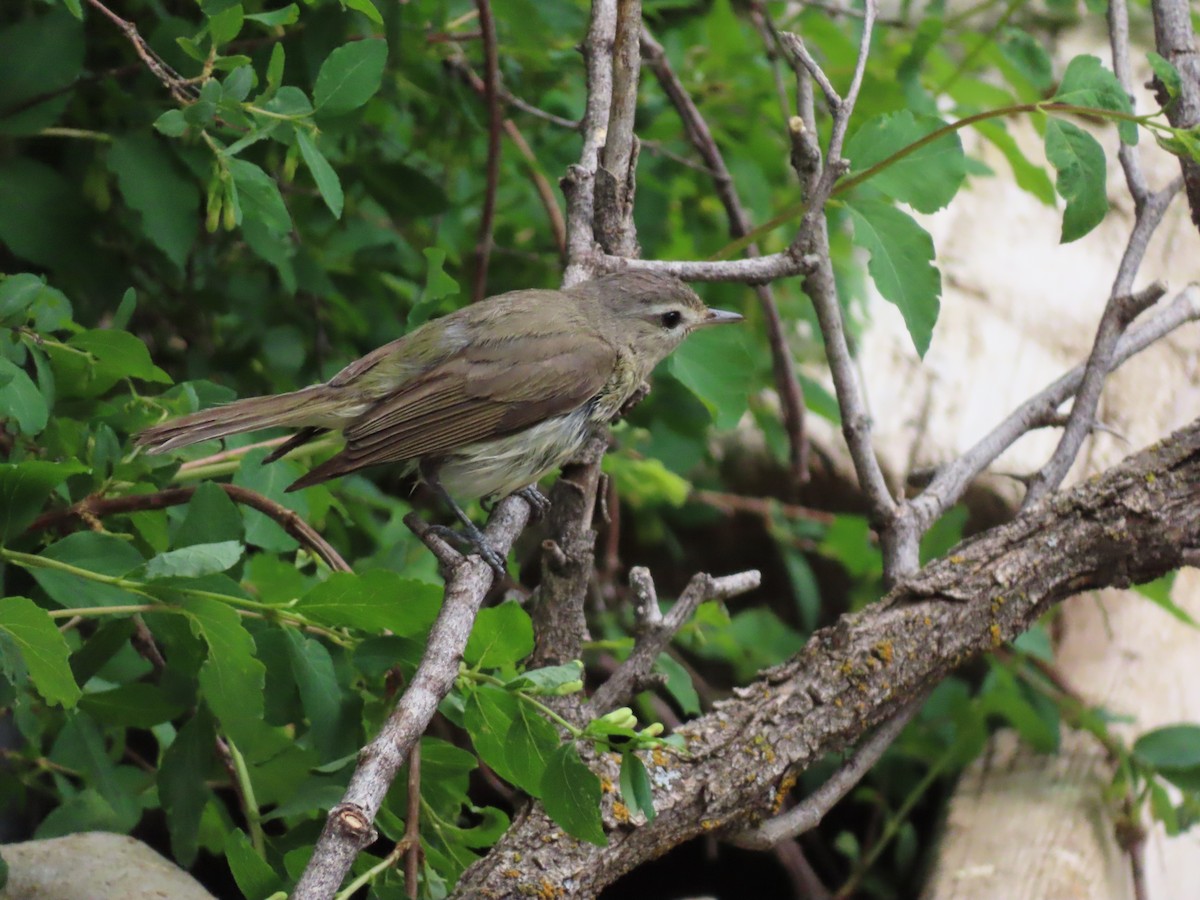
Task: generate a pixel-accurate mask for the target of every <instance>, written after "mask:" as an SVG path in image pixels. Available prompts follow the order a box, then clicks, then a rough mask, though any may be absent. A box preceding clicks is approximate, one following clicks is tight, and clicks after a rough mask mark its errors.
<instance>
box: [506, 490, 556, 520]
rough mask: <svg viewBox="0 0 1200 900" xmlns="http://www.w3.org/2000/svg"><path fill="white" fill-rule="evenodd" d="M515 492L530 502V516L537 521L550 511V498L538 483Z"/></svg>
mask: <svg viewBox="0 0 1200 900" xmlns="http://www.w3.org/2000/svg"><path fill="white" fill-rule="evenodd" d="M513 493H514V494H515V495H516V496H518V497H520V498H521V499H522V500H524V501H525V502H526V503H528V504H529V517H530V518H531V519H532V520H533V521H535V522H537V521H539V520H541V519H542V518H543V517H544V516H545V515H546V513H547V512H549V511H550V498H549V497H547V496H546V495H545V494H543V493H542V492H541V491H539V490H538V489H537V485H536V484H531V485H529V486H528V487H523V488H521V489H520V490H519V491H513Z"/></svg>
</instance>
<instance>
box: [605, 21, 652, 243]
mask: <svg viewBox="0 0 1200 900" xmlns="http://www.w3.org/2000/svg"><path fill="white" fill-rule="evenodd" d="M641 30H642V2H641V0H617V27H616V33H615V35H614V46H613V54H612V64H613V87H612V103H611V105H610V106H609V110H608V128H607V131H606V134H605V140H604V150H603V152H602V154H601V163H600V168H599V169H597V170H596V209H595V227H596V231H597V238H598V239H599V241H600V245H601V246H602V247H603V248H604V249H605V250H607V251H608V252H609V253H615V254H616V255H618V256H637V255H638V253H639V250H638V243H637V231H636V230H635V228H634V224H633V198H634V194H635V193H636V188H637V179H636V169H637V154H638V148H637V137H636V136H635V135H634V133H633V125H634V117H635V114H636V113H637V98H638V77H639V75H640V73H641V58H640V56H639V49H638V47H639V45H638V37H639V35H640V34H641Z"/></svg>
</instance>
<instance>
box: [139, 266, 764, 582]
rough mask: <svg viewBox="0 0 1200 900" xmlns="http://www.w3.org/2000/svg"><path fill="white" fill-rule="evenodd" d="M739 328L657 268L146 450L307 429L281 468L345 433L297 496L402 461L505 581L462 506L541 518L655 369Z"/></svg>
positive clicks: (198, 417) (543, 301) (501, 305)
mask: <svg viewBox="0 0 1200 900" xmlns="http://www.w3.org/2000/svg"><path fill="white" fill-rule="evenodd" d="M741 319H742V316H741V315H739V314H738V313H734V312H726V311H724V310H719V309H709V308H708V307H707V306H705V304H704V302H703V301H702V300H701V299H700V297H698V296H697V295H696V292H695V291H694V290H692V288H690V287H689V286H688V285H687V284H685V283H684V282H683V281H681V280H679V279H678V278H675V277H674V276H672V275H668V274H665V273H663V272H661V271H654V270H626V271H622V272H617V273H613V274H609V275H602V276H600V277H597V278H593V279H591V280H589V281H584V282H580V283H578V284H575V285H573V286H571V287H568V288H564V289H536V288H535V289H526V290H517V291H510V292H508V293H504V294H498V295H496V296H493V297H489V298H487V299H484V300H481V301H479V302H478V303H475V304H472V305H470V306H466V307H463V308H462V309H459V310H457V311H455V312H452V313H449V314H448V315H445V316H442V317H440V318H437V319H433V320H431V321H429V322H426V323H425V324H423V325H421V326H420V327H418V328H416V329H415V330H413V331H412V332H410V333H408V334H406V335H404V336H403V337H401V338H398V339H396V340H394V341H392V342H390V343H388V344H385V345H383V346H382V347H379V348H378V349H376V350H374V351H372V352H370V353H368V354H367V355H366V356H363V357H362V358H360V359H357V360H355V361H354V362H352V363H350V364H349V365H347V366H346V367H345V368H344V369H342V370H341V371H340V372H338V373H337V374H336V375H334V376H333V377H332V378H331V379H329V381H327V382H324V383H321V384H314V385H311V386H309V387H305V388H302V389H300V390H297V391H291V392H288V393H283V394H274V395H269V396H263V397H250V398H246V399H242V400H235V401H233V402H231V403H228V404H225V405H223V406H217V407H214V408H212V409H206V410H201V411H199V412H194V413H191V414H188V415H184V416H181V417H179V418H176V419H172V420H169V421H166V422H164V423H162V424H159V425H155V426H153V427H151V428H148V429H146V430H144V431H142V432H141V433H140V434H139V435H138V436H137V438H136V441H135V443H136V445H137V446H138V447H141V448H144V449H145V451H146V452H149V453H165V452H168V451H170V450H174V449H177V448H179V447H185V446H188V445H189V444H195V443H198V442H201V441H207V440H213V439H217V438H224V437H227V436H229V435H234V434H240V433H243V432H250V431H258V430H261V429H265V428H277V427H283V428H295V429H298V430H297V431H296V433H295V434H293V435H292V436H291V437H290V438H289V439H288V440H287V441H286V442H285V443H283V444H282V445H281V446H280V447H278V448H277V449H276V450H275V451H274V452H273V453H272V454H271V455H270V456H269V457H267V461H272V460H275V459H278V458H280V457H281V456H283V455H285V454H286V453H288V452H290V451H291V450H293V449H295V448H296V447H299V446H301V445H302V444H304V443H307V442H308V441H310V440H312V439H314V438H316V437H317V436H319V435H321V434H324V433H326V432H330V431H336V432H340V433H341V435H342V436H343V438H344V440H345V446H344V447H343V448H342V449H341V450H340V451H339V452H338V453H336V454H335V455H334V456H333V457H331V458H330V459H328V460H326V461H325V462H322V463H320V464H319V465H317V466H316V467H315V468H313V469H311V470H310V471H309V472H308V473H307V474H306V475H304V476H302V477H301V478H299V479H297V480H296V481H295V482H293V483H292V484H291V485H290V486H289V487H288V488H287V490H289V491H294V490H299V489H301V488H305V487H309V486H311V485H315V484H320V483H321V482H324V481H328V480H329V479H331V478H336V477H339V476H341V475H346V474H348V473H350V472H356V471H358V470H360V469H363V468H366V467H368V466H376V465H380V464H384V463H398V464H402V465H403V466H404V468H405V472H406V474H411V473H415V474H416V475H417V476H418V478H419V479H420V480H421V481H423V482H424V483H425V484H427V485H428V486H429V487H430V488H431V489H432V490H433V491H434V492H435V494H437V495H438V496H439V497H440V498H441V499H442V500H443V501H444V502H445V503H447V505H448V506H449V507H450V508H451V509H452V510H453V511H454V514H455V516H456V518H457V519H458V520H459V522H461V523H462V526H463V528H464V531H465V535H466V539H467V541H468V542H469V543H470V545H471V546H472V547H473V548H474V549H475V550H477V551H478V552H479V554H480V555H481V557H482V558H483V559H484V560H485V561H486V562H487V563H488V564H489V565H490V566H491V567H492V568H493V569H495V570H496V571H497V572H498V573H503V571H504V560H503V558H502V557H501V556H500V554H499V553H497V552H496V551H495V550H494V549H493V548H491V547H490V546H489V545H488V544H487V542H486V540H485V538H484V536H483V533H482V532H481V531H480V530H479V529H478V527H477V526H476V525H475V524H474V523H473V522H472V521H471V519H470V517H469V516H468V515H467V514H466V513H465V512H464V511H463V509H462V507H461V506H459V504H458V502H457V500H456V498H458V499H476V498H480V499H485V500H486V499H493V500H498V499H502V498H503V497H506V496H508V495H509V494H512V493H522V494H523V496H526V497H527V498H529V499H530V500H531V502H532V503H533V504H534V505H535V509H538V508H540V507H542V506H543V505H544V504H545V503H546V501H545V498H544V497H541V495H540V494H538V493H537V489H536V484H537V482H538V481H539V480H540V479H541V478H542V477H544V476H545V475H548V474H549V473H550V472H552V471H553V470H555V469H557V468H558V467H559V466H561V465H562V464H563V463H565V462H567V461H568V460H570V459H571V458H572V457H573V456H574V455H576V454H577V453H578V452H579V450H581V449H582V447H583V445H584V444H585V443H586V442H587V440H588V438H589V437H590V436H591V435H592V434H593V433H594V431H595V430H596V429H597V428H599V427H602V426H604V425H606V424H608V423H609V422H611V421H612V420H613V419H614V418H616V417H617V416H618V415H619V414H621V412H622V410H623V408H624V407H625V406H626V405H627V404H628V403H629V402H630V401H631V400H633V399H636V398H637V397H639V396H640V395H641V394H643V393H644V391H645V390H646V389H647V387H648V386H647V385H646V381H647V379H648V377H649V376H650V373H651V371H652V370H653V369H654V367H655V366H656V365H657V364H658V363H659V362H661V361H662V360H663V359H664V358H666V357H667V355H669V354H670V353H671V352H672V351H673V350H674V349H675V348H676V347H678V346H679V344H680V343H681V342H682V341H683V340H684V338H686V337H687V336H688V335H689V334H691V333H692V332H694V331H696V330H697V329H700V328H705V327H708V326H711V325H720V324H728V323H733V322H738V321H741Z"/></svg>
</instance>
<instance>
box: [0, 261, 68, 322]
mask: <svg viewBox="0 0 1200 900" xmlns="http://www.w3.org/2000/svg"><path fill="white" fill-rule="evenodd" d="M30 318H32V319H33V321H34V325H33V327H34V330H35V331H38V332H40V333H42V334H47V333H49V332H51V331H58V330H59V329H61V328H63V327H65V326H66V325H68V324H69V323H70V321H71V301H70V300H68V299H67V297H66V295H65V294H64V293H63V292H62V291H60V290H57V289H55V288H52V287H50V286H49V285H48V284H46V282H45V281H44V280H43V279H41V278H39V277H38V276H36V275H30V274H29V273H28V272H21V273H20V274H17V275H9V276H7V277H5V276H0V325H5V326H8V327H14V326H17V325H23V324H25V323H26V322H27V321H29V319H30Z"/></svg>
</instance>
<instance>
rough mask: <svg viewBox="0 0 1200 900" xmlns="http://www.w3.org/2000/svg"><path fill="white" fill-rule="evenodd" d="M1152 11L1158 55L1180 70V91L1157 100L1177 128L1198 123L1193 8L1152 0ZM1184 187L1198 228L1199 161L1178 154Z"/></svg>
mask: <svg viewBox="0 0 1200 900" xmlns="http://www.w3.org/2000/svg"><path fill="white" fill-rule="evenodd" d="M1150 9H1151V11H1152V12H1153V13H1154V43H1155V47H1156V49H1157V50H1158V52H1159V54H1160V55H1161V56H1162V57H1163V58H1165V59H1166V60H1167V62H1169V63H1171V64H1172V65H1174V66H1175V69H1176V71H1177V72H1179V79H1180V93H1179V96H1178V97H1176V98H1175V101H1174V102H1173V103H1169V104H1168V98H1167V97H1166V95H1165V93H1164V92H1160V93H1159V102H1160V103H1162V104H1163V105H1164V106H1166V108H1167V120H1168V121H1169V122H1170V123H1171V124H1172V125H1174V126H1175V127H1176V128H1194V127H1195V126H1197V125H1200V52H1198V51H1197V50H1196V34H1195V32H1194V31H1193V30H1192V10H1191V4H1190V3H1189V2H1188V0H1151V2H1150ZM1179 165H1180V167H1181V168H1182V169H1183V180H1184V187H1185V190H1186V192H1187V198H1188V206H1189V207H1190V208H1191V211H1192V222H1193V223H1194V224H1195V225H1196V226H1197V227H1200V163H1197V162H1196V161H1195V160H1194V159H1189V158H1188V157H1186V156H1185V157H1181V158H1180V160H1179Z"/></svg>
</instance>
